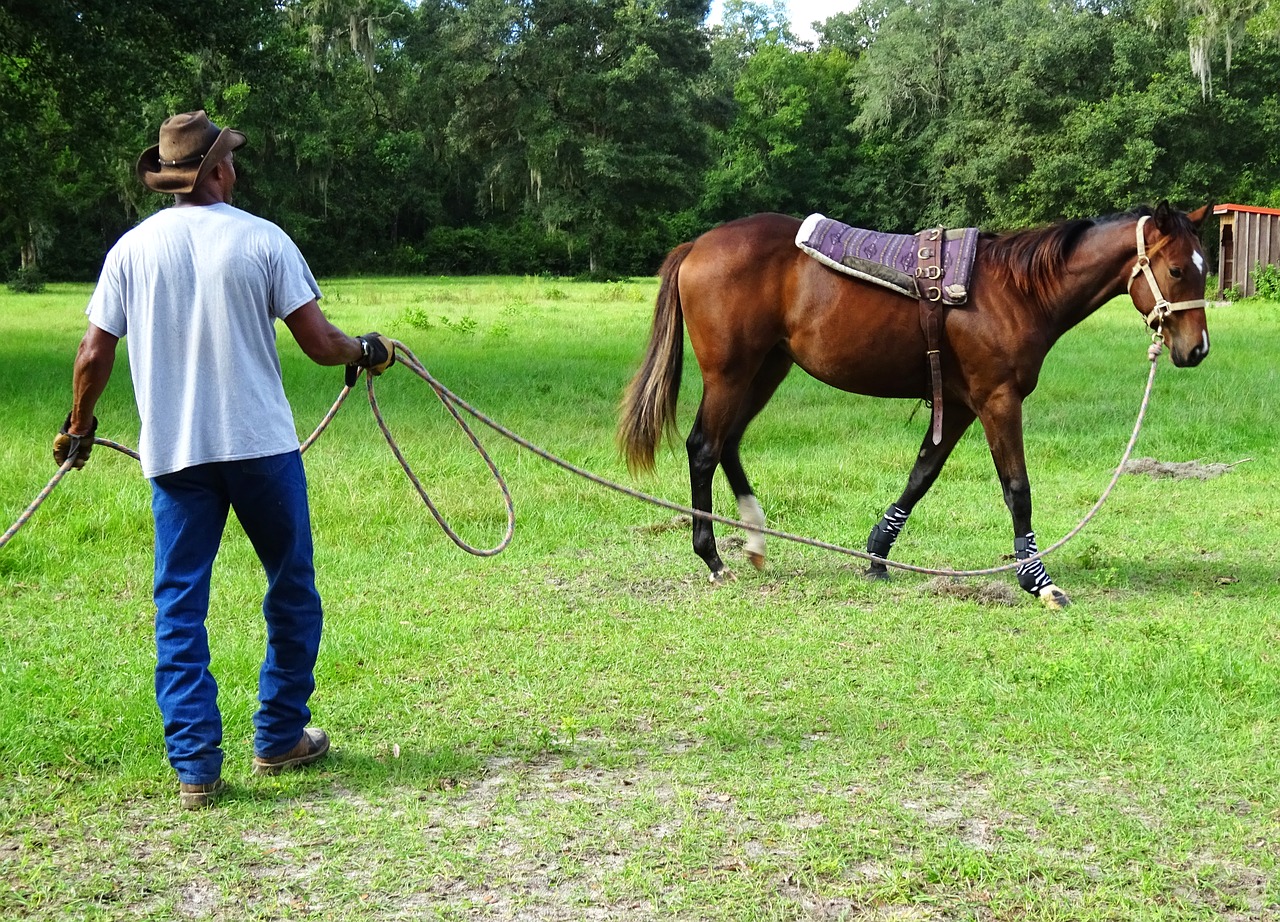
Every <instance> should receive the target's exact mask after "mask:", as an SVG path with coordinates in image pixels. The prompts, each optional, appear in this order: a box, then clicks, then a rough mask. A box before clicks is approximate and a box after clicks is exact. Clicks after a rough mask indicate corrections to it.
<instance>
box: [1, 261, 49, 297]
mask: <svg viewBox="0 0 1280 922" xmlns="http://www.w3.org/2000/svg"><path fill="white" fill-rule="evenodd" d="M8 284H9V290H10V291H16V292H17V293H18V294H27V295H34V294H39V293H40V292H42V291H44V286H45V278H44V273H43V272H41V271H40V270H39V269H37V268H35V267H34V266H26V267H24V268H22V269H19V270H18V271H17V272H15V273H14V274H13V275H12V276H11V277H10V278H9V282H8Z"/></svg>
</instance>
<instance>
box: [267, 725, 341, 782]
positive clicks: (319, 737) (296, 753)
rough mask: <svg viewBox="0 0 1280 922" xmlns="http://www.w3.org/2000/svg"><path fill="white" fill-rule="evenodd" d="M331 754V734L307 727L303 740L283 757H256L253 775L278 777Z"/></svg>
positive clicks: (303, 733)
mask: <svg viewBox="0 0 1280 922" xmlns="http://www.w3.org/2000/svg"><path fill="white" fill-rule="evenodd" d="M328 752H329V734H327V733H325V732H324V731H323V730H321V729H320V728H319V727H307V729H305V730H303V731H302V739H300V740H298V744H297V745H296V746H294V747H293V748H292V749H290V750H289V751H288V752H286V753H284V754H283V755H278V756H254V757H253V773H254V774H255V775H278V774H280V773H281V772H282V771H284V770H285V769H286V768H297V767H299V766H301V765H310V764H311V763H312V762H318V761H319V760H320V759H323V758H324V757H325V755H326V754H328Z"/></svg>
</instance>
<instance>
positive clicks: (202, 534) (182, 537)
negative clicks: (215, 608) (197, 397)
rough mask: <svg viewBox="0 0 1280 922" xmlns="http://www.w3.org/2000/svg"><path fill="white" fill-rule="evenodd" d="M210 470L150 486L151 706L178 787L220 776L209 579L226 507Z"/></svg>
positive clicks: (181, 473)
mask: <svg viewBox="0 0 1280 922" xmlns="http://www.w3.org/2000/svg"><path fill="white" fill-rule="evenodd" d="M219 481H220V478H219V477H218V476H217V474H216V471H215V470H214V469H213V467H212V466H211V465H201V466H199V467H195V468H190V469H188V470H185V471H178V472H177V473H174V474H165V475H164V476H161V477H156V478H154V479H153V480H152V481H151V511H152V515H153V517H154V519H155V527H156V553H155V603H156V703H157V704H158V705H159V706H160V714H161V717H162V718H163V719H164V739H165V748H166V750H167V751H168V754H169V764H170V765H172V766H173V767H174V770H175V771H177V773H178V780H179V781H181V782H182V783H184V784H210V783H213V782H215V781H217V780H218V778H219V777H220V776H221V773H222V748H221V747H222V716H221V714H220V713H219V712H218V683H217V682H216V681H215V680H214V678H213V674H212V673H211V672H210V671H209V635H208V632H207V631H206V629H205V619H206V618H207V617H208V614H209V578H210V576H211V574H212V573H213V561H214V558H215V557H216V556H217V553H218V545H219V544H220V543H221V540H222V530H223V528H224V527H225V526H226V522H227V508H228V500H227V497H226V495H225V492H224V491H223V489H222V487H221V485H220V482H219Z"/></svg>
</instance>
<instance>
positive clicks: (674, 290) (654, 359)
mask: <svg viewBox="0 0 1280 922" xmlns="http://www.w3.org/2000/svg"><path fill="white" fill-rule="evenodd" d="M691 249H693V244H692V243H682V244H680V246H678V247H676V248H675V249H674V250H672V251H671V252H670V253H669V254H667V259H666V261H665V262H664V263H663V264H662V269H661V270H659V272H658V278H659V279H660V280H661V285H660V287H659V288H658V301H657V304H656V305H655V306H654V311H653V331H652V332H651V333H650V334H649V346H648V348H646V349H645V353H644V361H643V362H642V363H641V365H640V370H639V371H637V372H636V375H635V377H634V378H632V379H631V383H630V384H629V385H627V390H626V393H625V394H624V395H623V398H622V407H621V417H620V420H619V423H618V447H619V448H620V449H622V453H623V455H625V457H626V459H627V468H628V469H629V470H630V471H631V472H632V473H633V474H635V473H639V472H641V471H652V470H653V468H654V454H655V452H656V451H657V448H658V442H659V440H661V438H662V433H663V432H664V431H666V432H668V433H669V434H671V435H672V436H676V435H677V434H678V433H677V432H676V398H677V397H678V396H679V394H680V372H681V370H682V369H683V367H684V311H683V310H682V309H681V307H680V291H679V286H678V285H677V280H678V278H679V275H680V266H681V264H683V263H684V260H685V257H686V256H688V255H689V251H690V250H691Z"/></svg>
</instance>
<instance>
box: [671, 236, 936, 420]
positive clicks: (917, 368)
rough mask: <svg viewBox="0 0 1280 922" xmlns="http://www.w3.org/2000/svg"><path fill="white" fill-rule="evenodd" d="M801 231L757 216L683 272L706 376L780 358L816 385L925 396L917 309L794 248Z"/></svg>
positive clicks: (701, 241) (689, 318) (702, 240)
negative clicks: (769, 356) (787, 358)
mask: <svg viewBox="0 0 1280 922" xmlns="http://www.w3.org/2000/svg"><path fill="white" fill-rule="evenodd" d="M800 226H801V221H800V220H799V219H797V218H794V217H790V216H788V215H781V214H757V215H752V216H750V217H746V218H741V219H739V220H736V221H731V222H729V223H727V224H722V225H720V226H718V227H715V228H713V229H711V230H709V231H707V232H706V233H705V234H703V235H702V236H701V237H699V238H698V239H697V240H696V241H694V245H693V247H692V248H691V249H690V250H689V251H688V254H687V256H686V258H685V260H684V263H683V265H681V267H680V274H679V290H680V302H681V305H682V307H683V310H684V318H685V326H686V329H687V330H688V333H689V341H690V343H691V344H692V346H693V350H694V353H695V354H696V355H697V357H698V362H699V364H700V365H701V367H702V369H703V372H704V375H705V374H707V373H708V372H719V373H720V374H722V375H730V374H732V373H735V372H736V370H738V369H749V370H751V369H754V368H755V367H758V366H759V365H760V364H761V363H762V362H763V360H764V357H765V356H766V355H767V354H768V353H770V352H771V351H773V350H776V349H782V350H783V351H785V352H786V353H787V354H788V355H789V356H790V357H791V358H792V360H794V361H795V363H796V364H797V365H799V366H800V367H801V368H803V369H804V370H805V371H806V372H808V373H809V374H811V375H813V376H814V377H815V378H817V379H819V380H821V381H824V382H826V383H827V384H830V385H832V386H833V387H838V388H841V389H843V390H847V391H852V392H854V393H860V394H870V395H873V396H883V397H907V396H924V381H925V376H924V365H923V360H922V356H923V355H924V352H925V345H924V343H925V339H924V333H923V331H922V330H921V328H920V321H919V306H918V303H917V302H916V300H915V299H913V298H908V297H904V296H902V295H900V294H897V293H895V292H893V291H890V290H889V289H886V288H883V287H881V286H877V285H872V284H869V283H867V282H864V281H861V280H859V279H856V278H852V277H850V276H847V275H843V274H841V273H839V272H836V271H834V270H832V269H830V268H828V267H826V266H824V265H822V264H821V263H819V262H818V261H817V260H815V259H813V258H811V257H810V256H808V255H806V254H805V253H804V252H803V251H802V250H800V248H799V247H797V246H796V239H795V238H796V234H797V233H798V232H799V230H800Z"/></svg>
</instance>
